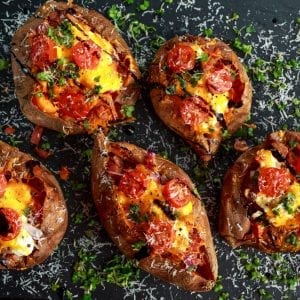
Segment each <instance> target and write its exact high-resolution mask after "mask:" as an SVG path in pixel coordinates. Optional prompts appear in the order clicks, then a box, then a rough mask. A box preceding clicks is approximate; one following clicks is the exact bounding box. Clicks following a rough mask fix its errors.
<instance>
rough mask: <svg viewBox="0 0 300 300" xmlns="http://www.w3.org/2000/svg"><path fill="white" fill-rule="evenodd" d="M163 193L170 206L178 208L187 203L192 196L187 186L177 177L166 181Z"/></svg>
mask: <svg viewBox="0 0 300 300" xmlns="http://www.w3.org/2000/svg"><path fill="white" fill-rule="evenodd" d="M162 192H163V195H164V197H165V198H166V200H167V201H168V202H169V204H170V205H171V206H172V207H175V208H179V207H182V206H184V205H185V204H187V203H188V202H189V201H190V200H191V197H192V194H191V191H190V189H189V188H188V186H187V185H186V184H185V183H183V182H182V181H181V180H179V179H178V178H173V179H171V180H170V181H168V182H167V183H166V184H165V185H164V187H163V191H162Z"/></svg>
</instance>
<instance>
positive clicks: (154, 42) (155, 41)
mask: <svg viewBox="0 0 300 300" xmlns="http://www.w3.org/2000/svg"><path fill="white" fill-rule="evenodd" d="M165 41H166V39H165V38H164V37H162V36H160V35H157V36H156V37H155V38H154V39H152V40H151V42H150V47H151V49H152V50H153V51H156V50H157V49H158V48H159V47H160V46H161V45H162V44H163V43H164V42H165Z"/></svg>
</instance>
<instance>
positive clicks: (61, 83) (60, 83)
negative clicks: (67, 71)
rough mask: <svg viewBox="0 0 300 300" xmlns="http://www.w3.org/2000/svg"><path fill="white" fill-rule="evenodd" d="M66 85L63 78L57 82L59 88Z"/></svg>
mask: <svg viewBox="0 0 300 300" xmlns="http://www.w3.org/2000/svg"><path fill="white" fill-rule="evenodd" d="M66 83H67V81H66V78H64V77H61V78H59V81H58V85H59V86H64V85H66Z"/></svg>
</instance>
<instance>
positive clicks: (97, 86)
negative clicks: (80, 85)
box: [94, 84, 102, 95]
mask: <svg viewBox="0 0 300 300" xmlns="http://www.w3.org/2000/svg"><path fill="white" fill-rule="evenodd" d="M101 89H102V87H101V85H98V84H96V85H95V87H94V94H95V95H99V94H100V92H101Z"/></svg>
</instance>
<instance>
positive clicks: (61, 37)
mask: <svg viewBox="0 0 300 300" xmlns="http://www.w3.org/2000/svg"><path fill="white" fill-rule="evenodd" d="M71 27H72V24H71V22H70V21H68V20H63V21H62V22H61V23H60V24H59V25H58V26H57V28H53V27H49V28H48V33H47V35H48V37H50V38H51V39H52V40H54V41H55V42H56V43H57V44H59V45H62V46H66V47H67V48H71V47H72V45H73V43H74V35H73V33H72V30H71Z"/></svg>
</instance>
